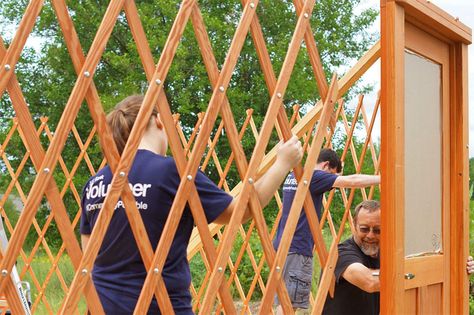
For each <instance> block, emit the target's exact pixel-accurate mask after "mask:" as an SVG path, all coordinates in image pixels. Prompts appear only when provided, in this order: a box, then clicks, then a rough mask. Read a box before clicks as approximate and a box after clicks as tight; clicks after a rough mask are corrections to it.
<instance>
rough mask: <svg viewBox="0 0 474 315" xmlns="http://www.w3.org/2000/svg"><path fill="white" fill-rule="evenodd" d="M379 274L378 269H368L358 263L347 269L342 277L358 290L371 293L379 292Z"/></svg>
mask: <svg viewBox="0 0 474 315" xmlns="http://www.w3.org/2000/svg"><path fill="white" fill-rule="evenodd" d="M379 273H380V270H379V269H369V268H367V267H365V266H364V265H362V264H360V263H354V264H351V265H350V266H349V267H347V269H346V271H344V273H343V274H342V277H343V278H344V279H346V280H347V281H348V282H350V283H352V284H353V285H355V286H356V287H358V288H359V289H361V290H363V291H365V292H368V293H373V292H379V291H380V277H379V276H378V274H379ZM374 274H376V275H374Z"/></svg>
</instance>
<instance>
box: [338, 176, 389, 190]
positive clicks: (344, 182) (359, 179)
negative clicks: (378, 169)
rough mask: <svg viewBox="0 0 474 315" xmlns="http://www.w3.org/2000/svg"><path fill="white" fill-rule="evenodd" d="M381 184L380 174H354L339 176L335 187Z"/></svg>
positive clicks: (361, 186) (359, 186)
mask: <svg viewBox="0 0 474 315" xmlns="http://www.w3.org/2000/svg"><path fill="white" fill-rule="evenodd" d="M378 184H380V175H365V174H353V175H344V176H338V177H337V178H336V181H335V182H334V184H333V187H338V188H363V187H367V186H372V185H378Z"/></svg>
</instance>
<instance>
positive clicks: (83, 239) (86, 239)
mask: <svg viewBox="0 0 474 315" xmlns="http://www.w3.org/2000/svg"><path fill="white" fill-rule="evenodd" d="M89 238H90V235H89V234H81V246H82V250H85V249H86V247H87V244H88V243H89Z"/></svg>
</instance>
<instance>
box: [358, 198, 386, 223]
mask: <svg viewBox="0 0 474 315" xmlns="http://www.w3.org/2000/svg"><path fill="white" fill-rule="evenodd" d="M362 208H364V209H365V210H367V211H368V212H369V213H371V212H375V211H379V210H380V202H378V201H377V200H365V201H362V202H361V203H359V204H358V205H357V206H356V207H355V211H354V223H357V217H358V216H359V212H360V209H362Z"/></svg>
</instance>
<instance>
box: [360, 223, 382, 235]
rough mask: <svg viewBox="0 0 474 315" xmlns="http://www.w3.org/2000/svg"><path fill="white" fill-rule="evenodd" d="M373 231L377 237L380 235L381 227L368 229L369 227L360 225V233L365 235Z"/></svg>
mask: <svg viewBox="0 0 474 315" xmlns="http://www.w3.org/2000/svg"><path fill="white" fill-rule="evenodd" d="M370 230H372V233H374V234H376V235H380V228H379V227H368V226H360V225H359V231H361V232H362V233H364V234H368V233H369V232H370Z"/></svg>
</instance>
